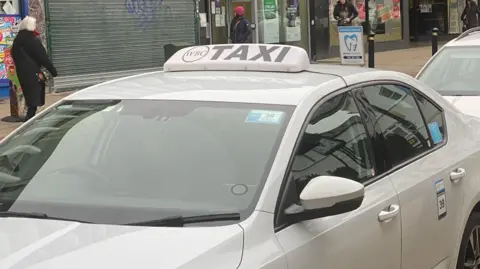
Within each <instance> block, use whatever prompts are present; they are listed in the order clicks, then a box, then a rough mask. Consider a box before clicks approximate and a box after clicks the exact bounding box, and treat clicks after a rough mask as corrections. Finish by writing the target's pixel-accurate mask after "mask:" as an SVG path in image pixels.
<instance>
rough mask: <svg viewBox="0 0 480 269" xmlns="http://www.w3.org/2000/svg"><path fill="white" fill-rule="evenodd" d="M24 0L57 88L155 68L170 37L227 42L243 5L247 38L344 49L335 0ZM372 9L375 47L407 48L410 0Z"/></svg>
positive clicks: (325, 52) (330, 53) (328, 52)
mask: <svg viewBox="0 0 480 269" xmlns="http://www.w3.org/2000/svg"><path fill="white" fill-rule="evenodd" d="M1 1H2V0H0V2H1ZM19 1H28V12H29V14H31V15H32V16H35V17H36V18H37V20H38V22H39V30H40V33H41V34H42V38H43V39H44V41H45V44H47V47H48V50H49V53H50V55H51V57H52V60H53V62H54V63H55V65H56V66H57V69H58V71H59V74H60V76H59V77H58V78H56V79H55V88H56V89H60V90H62V89H72V88H80V87H83V86H85V85H89V84H95V83H99V82H102V81H105V80H108V79H114V78H117V77H122V76H126V75H130V74H136V73H141V72H146V71H150V70H158V69H159V68H161V66H162V65H163V63H164V61H165V51H164V46H165V45H167V44H174V45H177V46H188V45H194V44H221V43H229V42H230V41H229V34H230V31H229V26H230V22H231V20H232V19H233V14H232V13H233V12H232V10H233V8H234V7H235V6H239V5H241V6H243V7H244V8H245V18H246V19H247V20H248V21H249V22H250V26H251V28H252V36H251V40H250V42H253V43H267V44H288V45H294V46H300V47H302V48H305V49H306V50H307V51H308V52H309V54H310V57H311V58H312V59H316V60H319V59H324V58H330V57H337V56H338V55H339V48H338V44H339V43H338V34H337V26H336V21H335V20H334V18H333V9H334V6H335V4H336V0H19ZM347 1H348V0H347ZM350 1H351V2H352V4H354V6H355V7H356V8H357V10H358V12H359V16H358V18H357V19H356V20H355V24H356V25H364V26H365V0H350ZM414 1H420V0H414ZM449 1H453V0H449ZM369 8H370V11H369V15H370V21H371V22H372V25H371V27H372V29H376V33H377V34H376V46H375V49H376V51H383V50H392V49H399V48H407V47H408V46H409V42H410V41H409V36H410V34H409V26H408V25H409V16H408V14H409V13H408V12H409V3H408V2H407V0H369Z"/></svg>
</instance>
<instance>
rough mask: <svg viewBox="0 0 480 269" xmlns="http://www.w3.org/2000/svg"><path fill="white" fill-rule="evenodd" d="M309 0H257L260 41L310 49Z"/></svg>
mask: <svg viewBox="0 0 480 269" xmlns="http://www.w3.org/2000/svg"><path fill="white" fill-rule="evenodd" d="M308 10H309V6H308V0H257V14H256V15H257V31H258V42H259V43H266V44H286V45H292V46H298V47H302V48H304V49H305V50H307V51H309V35H308V33H309V29H308V28H309V25H310V24H309V14H308Z"/></svg>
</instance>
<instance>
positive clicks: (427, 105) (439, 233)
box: [355, 82, 466, 269]
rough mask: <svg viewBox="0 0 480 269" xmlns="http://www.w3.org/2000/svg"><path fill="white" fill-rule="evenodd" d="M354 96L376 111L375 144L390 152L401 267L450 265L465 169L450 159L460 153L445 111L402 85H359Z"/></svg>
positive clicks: (420, 268)
mask: <svg viewBox="0 0 480 269" xmlns="http://www.w3.org/2000/svg"><path fill="white" fill-rule="evenodd" d="M355 96H356V97H357V100H358V102H361V103H362V105H361V106H364V107H370V108H371V109H370V111H373V113H370V117H371V118H374V120H373V129H374V131H375V133H376V134H377V136H378V137H379V138H380V139H376V140H375V143H376V144H377V147H379V148H381V147H383V148H384V149H385V150H384V152H383V155H384V156H383V157H382V158H383V159H384V160H385V162H384V164H385V167H386V170H387V171H388V173H389V175H390V179H391V181H392V183H393V185H394V187H395V189H396V190H397V192H398V195H399V200H400V210H401V220H402V268H405V269H407V268H408V269H410V268H416V269H423V268H425V269H427V268H433V267H435V266H436V265H439V264H442V263H443V264H442V265H444V266H447V265H448V263H449V260H448V257H449V256H451V254H452V249H453V246H454V245H455V242H456V241H455V239H456V238H455V234H456V233H455V231H456V230H458V228H456V225H457V223H459V221H460V214H461V206H462V203H463V198H462V197H463V195H462V191H461V188H459V186H458V184H460V180H461V179H462V177H464V176H465V175H466V171H465V169H464V167H463V166H462V163H461V162H457V163H455V162H454V163H452V161H451V160H452V158H448V157H447V156H455V151H454V148H452V147H451V145H450V144H448V143H447V139H446V137H447V134H446V131H447V128H446V125H445V117H444V115H443V111H442V109H441V107H439V106H438V105H437V104H435V103H434V102H433V101H432V100H429V99H428V98H427V97H425V96H423V95H422V94H421V93H420V92H418V91H417V90H415V89H413V88H412V87H410V86H407V85H405V84H400V83H392V82H386V83H378V84H372V85H367V86H364V87H360V88H359V89H358V90H357V91H356V92H355ZM378 154H382V153H378ZM442 268H443V267H442ZM445 268H446V267H445Z"/></svg>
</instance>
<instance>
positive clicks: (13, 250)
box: [0, 218, 243, 269]
mask: <svg viewBox="0 0 480 269" xmlns="http://www.w3.org/2000/svg"><path fill="white" fill-rule="evenodd" d="M242 249H243V229H242V228H241V227H240V226H239V225H237V224H235V225H229V226H219V227H194V228H192V227H187V228H167V227H134V226H116V225H97V224H80V223H74V222H66V221H54V220H40V219H20V218H2V219H0V269H7V268H8V269H27V268H28V269H47V268H48V269H65V268H68V269H76V268H78V269H85V268H116V269H123V268H125V269H126V268H128V269H132V268H142V269H143V268H155V269H158V268H165V269H167V268H182V269H190V268H192V269H194V268H195V269H198V268H222V269H228V268H232V269H233V268H237V267H238V265H239V263H240V260H241V258H242V257H241V256H242Z"/></svg>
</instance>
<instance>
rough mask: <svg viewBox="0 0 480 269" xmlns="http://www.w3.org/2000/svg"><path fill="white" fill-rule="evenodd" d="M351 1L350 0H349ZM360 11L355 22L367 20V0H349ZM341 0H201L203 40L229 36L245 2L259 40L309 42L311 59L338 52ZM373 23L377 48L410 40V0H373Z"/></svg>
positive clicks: (402, 44) (254, 36) (305, 45)
mask: <svg viewBox="0 0 480 269" xmlns="http://www.w3.org/2000/svg"><path fill="white" fill-rule="evenodd" d="M347 1H348V0H347ZM350 1H351V2H352V4H353V5H354V6H355V7H356V8H357V10H358V12H359V16H358V18H357V19H356V20H355V22H354V24H356V25H363V26H365V1H364V0H350ZM336 3H337V1H336V0H200V5H199V7H200V9H199V18H200V23H199V25H200V37H201V39H200V40H201V43H202V44H217V43H225V42H228V39H229V38H228V35H229V31H228V26H229V23H230V20H231V19H232V10H233V8H234V7H235V6H237V5H242V6H244V7H245V11H246V14H245V17H246V18H247V19H248V21H249V22H250V23H251V26H252V28H253V31H252V37H251V41H252V42H254V43H267V44H288V45H295V46H300V47H303V48H305V49H306V50H307V51H308V52H309V54H310V56H311V58H312V59H317V60H318V59H323V58H329V57H335V56H338V55H339V48H338V34H337V23H336V21H335V19H334V18H333V9H334V6H335V4H336ZM369 7H370V12H369V15H370V21H371V22H373V23H372V25H371V27H372V29H376V33H377V35H376V43H377V45H376V49H377V51H381V50H390V49H398V48H406V47H408V46H409V33H408V16H403V15H404V14H408V2H406V0H370V1H369Z"/></svg>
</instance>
